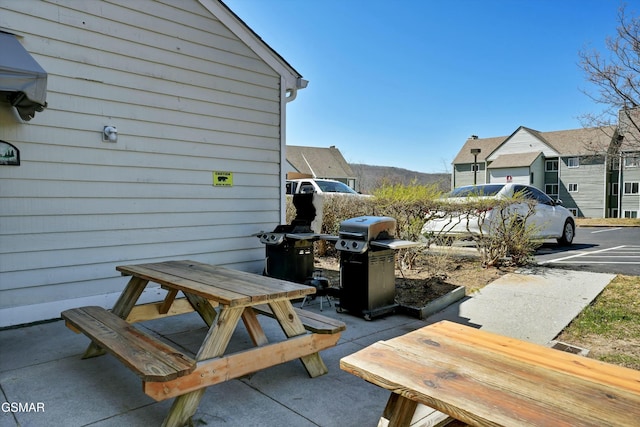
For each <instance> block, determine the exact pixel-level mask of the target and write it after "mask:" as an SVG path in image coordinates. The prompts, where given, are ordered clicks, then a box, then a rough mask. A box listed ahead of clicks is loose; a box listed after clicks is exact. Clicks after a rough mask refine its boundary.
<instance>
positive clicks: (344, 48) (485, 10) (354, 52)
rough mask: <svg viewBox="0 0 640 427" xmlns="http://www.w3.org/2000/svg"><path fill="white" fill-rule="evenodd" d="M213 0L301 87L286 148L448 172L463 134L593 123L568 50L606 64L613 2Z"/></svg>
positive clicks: (631, 7) (635, 4)
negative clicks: (591, 53) (284, 64)
mask: <svg viewBox="0 0 640 427" xmlns="http://www.w3.org/2000/svg"><path fill="white" fill-rule="evenodd" d="M224 1H225V3H226V4H227V5H228V6H229V7H230V8H231V9H232V10H233V11H234V12H235V13H236V14H237V15H238V16H239V17H240V18H241V19H243V20H244V21H245V22H246V23H247V24H248V25H249V26H250V27H251V28H252V29H253V30H254V31H255V32H256V33H258V34H259V35H260V36H261V37H262V39H263V40H264V41H265V42H266V43H268V44H269V45H270V46H271V47H272V48H273V49H275V50H276V51H277V52H278V53H279V54H280V55H281V56H282V57H284V58H285V59H286V60H287V61H288V62H289V63H290V64H291V65H292V66H293V67H294V68H295V69H296V70H297V71H298V72H299V73H300V74H302V75H303V77H304V78H305V79H306V80H309V86H308V87H307V88H306V89H304V90H301V91H300V92H299V93H298V97H297V99H296V100H295V101H293V102H292V103H290V104H288V106H287V143H288V144H290V145H306V146H317V147H329V146H331V145H335V146H336V147H337V148H338V149H339V150H340V151H341V152H342V154H343V156H344V157H345V159H346V160H347V161H348V162H350V163H366V164H371V165H380V166H395V167H400V168H406V169H409V170H413V171H419V172H428V173H435V172H450V171H451V162H452V160H453V158H454V157H455V155H456V154H457V152H458V151H459V149H460V147H461V146H462V144H464V142H465V141H466V139H467V138H468V137H469V136H470V135H478V136H479V137H481V138H487V137H493V136H503V135H510V134H511V133H513V132H514V131H515V130H516V129H517V128H518V127H519V126H521V125H522V126H527V127H530V128H533V129H536V130H539V131H542V132H546V131H555V130H563V129H577V128H580V127H582V124H581V122H580V120H579V117H580V116H581V115H583V114H585V113H592V112H599V111H601V110H602V107H601V106H598V105H596V104H595V103H594V102H593V101H591V100H590V99H589V98H588V97H587V96H586V95H585V94H584V93H583V92H582V91H581V90H582V89H588V88H589V86H588V84H587V82H586V80H585V77H584V74H583V72H582V71H581V70H580V68H579V65H578V64H579V58H578V52H579V51H580V50H584V49H588V50H590V49H596V50H599V51H600V52H603V53H605V52H606V49H605V47H604V46H605V45H604V41H605V39H606V37H607V36H615V34H616V33H615V31H616V27H617V13H618V8H619V6H620V4H621V3H620V2H619V1H617V0H457V1H456V0H452V1H445V0H438V1H436V0H396V1H388V0H224ZM631 12H633V15H636V16H637V14H638V12H640V2H639V1H638V0H634V1H628V2H627V13H628V14H629V13H631Z"/></svg>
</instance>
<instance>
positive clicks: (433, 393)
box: [340, 325, 640, 426]
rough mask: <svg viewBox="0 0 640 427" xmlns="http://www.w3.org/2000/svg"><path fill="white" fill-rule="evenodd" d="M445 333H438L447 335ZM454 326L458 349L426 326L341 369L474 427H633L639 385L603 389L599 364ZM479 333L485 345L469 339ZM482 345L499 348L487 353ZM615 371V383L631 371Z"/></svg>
mask: <svg viewBox="0 0 640 427" xmlns="http://www.w3.org/2000/svg"><path fill="white" fill-rule="evenodd" d="M448 326H449V325H447V327H442V328H441V329H442V330H444V331H445V334H452V333H453V332H452V330H451V328H449V327H448ZM458 326H460V325H458ZM458 326H455V327H453V331H458V333H460V334H461V335H463V336H465V337H466V338H465V339H467V340H468V341H469V342H464V343H462V344H461V343H458V342H456V340H457V339H458V338H451V337H447V336H443V335H440V334H439V333H440V331H438V328H439V327H436V328H432V327H433V325H431V326H429V327H426V328H422V329H420V330H418V331H415V332H411V333H409V334H406V335H403V336H402V337H398V338H394V339H392V340H389V341H387V342H378V343H376V344H374V345H372V346H370V347H367V348H366V349H363V350H361V351H359V352H357V353H354V354H353V355H350V356H347V357H345V358H343V359H342V360H341V362H340V365H341V368H342V369H344V370H345V371H347V372H350V373H353V374H354V375H358V376H360V377H362V378H364V379H365V380H367V381H369V382H372V383H374V384H377V385H379V386H381V387H384V388H386V389H388V390H391V391H393V392H395V393H398V394H400V395H402V396H405V397H407V398H409V399H412V400H415V401H417V402H420V403H423V404H426V405H428V406H430V407H433V408H435V409H437V410H439V411H441V412H444V413H447V414H449V415H451V416H453V417H454V418H456V419H459V420H461V421H464V422H467V423H471V424H474V425H549V423H553V425H554V426H561V425H566V426H574V425H586V426H602V425H617V426H636V425H637V420H638V419H640V392H639V391H638V387H640V383H636V385H635V386H631V384H633V382H631V384H629V382H626V381H622V380H621V381H618V380H609V381H608V382H606V383H605V384H602V383H599V382H598V380H596V379H594V378H600V374H599V373H597V372H594V371H598V370H601V369H602V367H601V366H596V365H600V364H601V363H600V362H598V363H596V364H592V363H591V362H592V361H588V359H585V358H582V357H580V356H576V355H571V354H568V353H563V352H559V351H557V350H553V349H549V348H546V347H542V346H535V345H534V344H529V343H526V344H527V345H521V344H520V342H518V340H513V339H511V338H506V337H502V341H501V339H500V336H495V334H490V333H488V332H484V331H478V330H475V329H473V328H468V327H465V326H462V328H468V329H470V330H464V329H459V328H458ZM434 330H436V331H435V332H434ZM460 331H462V332H460ZM471 331H473V332H471ZM477 332H482V333H481V334H480V335H481V337H482V338H487V340H483V339H481V338H478V339H471V338H469V337H468V336H467V335H471V336H474V335H475V334H477ZM485 334H490V336H487V335H485ZM460 339H462V338H460ZM463 341H464V340H463ZM485 342H489V343H493V344H491V345H490V346H494V345H496V346H498V347H493V348H490V349H487V348H485V347H484V343H485ZM501 344H502V347H501V346H500V345H501ZM530 346H535V347H538V348H531V347H530ZM504 348H507V350H506V351H505V350H504ZM523 348H526V349H528V350H533V351H537V352H539V356H538V357H537V358H536V359H538V360H537V361H536V362H531V361H530V359H531V357H530V356H528V355H527V354H522V350H523ZM514 349H518V351H515V353H514ZM543 350H544V351H543ZM524 353H528V352H527V351H524ZM556 353H559V355H558V354H556ZM519 355H520V356H519ZM544 355H547V356H548V357H549V358H550V359H551V360H554V359H555V360H556V361H555V362H551V365H554V366H555V367H552V368H549V367H548V366H547V365H548V363H546V362H545V361H544ZM566 356H572V357H569V358H568V359H567V360H568V362H567V361H565V362H564V363H565V364H566V365H567V367H571V365H573V364H575V365H577V366H586V368H584V371H585V372H586V373H587V379H585V378H584V377H582V376H580V374H579V373H577V372H574V373H567V372H565V371H564V370H563V369H562V367H561V365H562V364H561V363H560V362H559V360H558V357H559V358H560V359H564V358H566ZM519 357H523V358H524V360H519ZM587 361H588V362H587ZM585 362H587V363H585ZM593 362H595V361H593ZM607 367H608V365H607ZM616 368H619V367H616ZM577 370H578V371H579V370H580V369H577ZM605 370H606V369H605ZM613 371H614V372H617V373H616V374H614V375H616V376H617V375H620V374H623V373H624V372H623V371H631V370H625V369H624V368H622V371H619V370H618V369H614V370H613ZM609 372H612V371H609ZM629 374H633V371H632V372H629ZM623 376H624V375H623ZM612 384H613V385H612ZM618 384H621V385H618Z"/></svg>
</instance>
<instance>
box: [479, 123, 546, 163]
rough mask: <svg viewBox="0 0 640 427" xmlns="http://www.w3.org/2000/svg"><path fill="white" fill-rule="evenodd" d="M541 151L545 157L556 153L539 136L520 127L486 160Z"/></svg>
mask: <svg viewBox="0 0 640 427" xmlns="http://www.w3.org/2000/svg"><path fill="white" fill-rule="evenodd" d="M537 151H542V153H543V154H544V156H545V157H556V156H558V153H557V152H556V151H555V150H553V149H552V148H551V147H549V146H548V145H547V144H545V143H543V142H542V141H540V139H539V138H537V137H535V136H534V135H532V134H531V133H530V132H528V131H527V130H525V129H520V130H519V131H518V132H516V133H514V134H513V135H512V136H511V137H510V138H509V139H508V140H507V142H505V143H504V144H503V145H501V146H500V147H499V148H498V149H497V150H496V151H494V152H493V153H491V155H490V156H489V157H487V160H489V161H493V160H495V159H497V158H498V157H499V156H501V155H505V154H517V153H532V152H533V153H534V152H537Z"/></svg>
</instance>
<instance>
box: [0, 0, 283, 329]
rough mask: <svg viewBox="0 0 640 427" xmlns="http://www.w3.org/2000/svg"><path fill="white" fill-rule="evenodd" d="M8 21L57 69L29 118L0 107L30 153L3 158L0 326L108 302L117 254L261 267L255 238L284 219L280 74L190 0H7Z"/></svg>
mask: <svg viewBox="0 0 640 427" xmlns="http://www.w3.org/2000/svg"><path fill="white" fill-rule="evenodd" d="M0 28H2V29H3V30H4V31H9V32H15V33H16V34H18V35H20V36H22V37H21V38H20V41H21V42H22V43H23V45H24V46H25V48H26V49H27V51H29V52H30V53H31V54H32V55H33V56H34V58H35V59H36V60H37V61H38V62H39V63H40V65H41V66H42V67H43V68H44V69H45V70H46V71H47V72H48V73H49V79H48V96H47V101H48V104H49V107H48V108H47V109H46V110H45V111H43V112H41V113H37V115H36V117H35V118H34V119H33V120H31V121H30V122H28V123H22V122H21V121H20V120H19V118H17V115H16V114H15V112H14V111H13V109H12V108H11V107H10V106H8V105H7V104H4V105H2V104H0V140H4V141H7V142H10V143H12V144H13V145H15V146H17V147H18V148H19V149H20V152H21V153H20V154H21V163H22V164H21V165H20V166H13V167H7V166H4V167H0V185H1V186H2V192H1V193H0V197H1V199H2V200H1V202H0V238H1V240H2V245H1V246H0V327H1V326H7V325H12V324H19V323H25V322H30V321H35V320H41V319H47V318H53V317H58V316H59V313H60V311H61V310H64V309H66V308H70V307H76V306H79V305H85V304H97V305H102V306H105V307H108V306H110V305H112V302H113V300H114V297H115V296H116V295H117V293H119V292H120V291H121V290H122V288H123V286H124V285H125V282H126V279H124V278H122V277H120V276H119V274H117V272H116V270H115V267H116V266H117V265H122V264H133V263H140V262H153V261H158V260H164V259H193V260H196V261H202V262H207V263H212V264H223V265H228V266H232V267H234V268H238V269H243V270H247V271H253V272H260V271H261V270H262V265H263V259H264V247H263V246H262V245H261V244H260V243H259V241H258V239H257V238H255V237H253V236H252V234H253V233H256V232H258V231H260V230H263V229H273V227H274V226H275V225H276V224H278V223H279V221H280V218H281V215H283V214H282V213H281V206H282V202H281V197H280V196H281V180H282V179H283V175H282V174H281V170H280V164H281V142H282V140H281V138H282V136H281V128H280V126H281V119H282V117H281V110H282V105H283V103H282V98H283V94H284V91H283V90H282V88H281V77H280V76H279V75H278V73H276V72H275V71H274V70H273V69H272V68H270V67H269V66H267V65H266V64H265V62H264V61H263V60H261V59H260V58H259V57H258V56H257V55H256V54H255V53H254V52H253V51H252V50H251V49H249V48H248V47H247V45H245V44H244V43H243V42H241V41H240V39H239V38H238V37H237V36H236V35H234V33H232V32H231V31H229V30H228V29H227V28H226V27H225V26H224V25H223V24H222V23H221V22H220V21H219V20H218V19H216V18H215V17H214V16H212V14H211V13H210V12H208V11H207V10H206V9H205V8H204V7H203V6H202V5H201V4H200V3H198V2H197V1H181V2H173V1H169V0H166V1H148V2H144V4H143V5H141V2H130V1H127V0H114V1H101V2H95V1H75V0H60V1H57V2H55V3H52V2H35V1H21V2H19V1H13V0H0ZM283 114H284V113H283ZM105 125H113V126H116V127H117V129H118V132H119V134H118V141H117V143H109V142H103V141H102V129H103V127H104V126H105ZM212 171H230V172H233V186H230V187H214V186H213V185H212V181H213V180H212ZM158 295H159V291H158V290H157V289H155V290H153V289H152V290H150V291H149V292H148V293H147V294H146V295H145V298H147V299H158Z"/></svg>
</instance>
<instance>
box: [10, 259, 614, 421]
mask: <svg viewBox="0 0 640 427" xmlns="http://www.w3.org/2000/svg"><path fill="white" fill-rule="evenodd" d="M524 276H526V277H524ZM524 276H523V275H507V276H504V277H503V278H501V279H500V280H499V281H497V282H495V283H492V284H490V285H488V286H487V287H485V288H484V289H483V290H482V292H480V293H479V294H477V295H474V296H473V297H467V298H464V299H463V300H461V301H459V302H457V303H455V304H453V305H451V306H449V307H448V308H447V309H446V310H444V311H442V312H440V313H438V314H436V315H434V316H432V317H430V318H428V319H427V320H425V321H421V320H417V319H415V318H412V317H408V316H406V315H403V314H393V315H389V316H386V317H381V318H378V319H374V320H372V321H366V320H364V319H361V318H359V317H355V316H351V315H349V314H346V313H336V311H335V310H334V309H333V308H328V307H327V306H326V304H325V305H324V311H323V314H324V315H327V316H330V317H335V318H339V319H341V320H342V321H344V322H345V323H346V324H347V330H346V331H345V332H343V334H342V337H341V339H340V341H339V343H338V345H337V346H336V347H333V348H330V349H328V350H325V351H323V352H322V357H323V359H324V361H325V363H326V365H327V367H328V368H329V373H328V374H327V375H324V376H321V377H317V378H313V379H311V378H309V377H308V376H307V374H306V371H305V370H304V368H303V366H302V364H301V363H300V362H299V361H298V360H295V361H292V362H288V363H285V364H282V365H278V366H275V367H272V368H269V369H265V370H263V371H259V372H257V373H254V374H252V375H248V376H245V377H243V378H240V379H237V380H231V381H228V382H225V383H222V384H218V385H215V386H212V387H209V388H208V389H207V391H206V393H205V395H204V398H203V400H202V402H201V404H200V406H199V409H198V411H197V412H196V414H195V416H194V417H193V423H194V425H196V426H204V425H209V426H211V425H216V426H220V425H226V426H326V427H331V426H341V427H344V426H353V427H356V426H358V427H360V426H375V425H377V423H378V419H379V417H380V415H381V413H382V410H383V408H384V406H385V403H386V401H387V398H388V396H389V393H388V392H387V391H386V390H383V389H381V388H378V387H376V386H374V385H371V384H369V383H367V382H365V381H363V380H362V379H360V378H357V377H355V376H352V375H350V374H348V373H346V372H344V371H342V370H340V368H339V361H340V359H341V358H342V357H344V356H346V355H348V354H351V353H353V352H355V351H358V350H359V349H361V348H363V347H365V346H368V345H370V344H372V343H374V342H376V341H378V340H385V339H389V338H392V337H395V336H398V335H402V334H405V333H407V332H410V331H412V330H414V329H417V328H420V327H422V326H425V325H427V324H429V323H432V322H434V321H436V320H442V319H448V320H453V321H456V322H458V323H464V324H469V325H474V326H476V327H481V328H485V329H487V330H489V331H493V332H498V333H502V334H505V335H509V336H514V337H516V338H521V339H525V340H529V341H532V342H537V343H539V344H546V341H548V340H550V339H553V337H555V336H556V334H557V333H559V332H560V331H561V330H562V329H563V328H564V327H565V326H566V325H567V324H568V323H569V322H570V321H571V319H573V317H574V316H575V315H576V314H577V313H579V312H580V310H581V309H582V308H583V307H584V306H586V305H587V304H589V303H590V302H591V301H592V300H593V299H594V298H595V297H596V296H597V295H598V294H599V292H600V291H601V290H602V289H603V288H604V287H605V286H606V285H607V284H608V283H609V281H610V280H611V279H612V278H613V276H612V275H606V274H597V273H584V272H569V271H566V270H562V271H557V270H553V269H542V270H537V271H536V272H535V273H533V274H532V272H526V273H525V274H524ZM532 276H535V279H534V277H532ZM513 301H521V302H522V303H518V304H513ZM525 301H526V303H524V302H525ZM550 303H554V304H555V306H554V307H555V309H554V310H552V311H548V310H546V309H545V310H541V309H540V308H541V307H549V306H550ZM496 307H499V311H500V316H498V318H501V319H505V318H507V317H510V318H511V319H512V322H511V323H510V325H511V326H510V328H509V329H503V330H495V329H496V327H495V325H504V324H505V322H503V321H500V322H497V323H496V322H490V319H493V318H495V313H496ZM319 308H320V305H319V300H318V299H316V300H315V301H314V302H312V304H311V305H309V306H305V309H308V310H313V311H318V312H319ZM509 308H511V310H513V311H511V312H509V313H507V311H509ZM492 313H493V314H492ZM505 316H506V317H505ZM262 323H263V326H264V328H265V332H266V333H267V336H268V337H269V338H270V339H271V340H273V341H275V340H279V339H281V338H282V337H283V336H284V334H283V333H282V331H281V330H280V328H279V326H278V325H277V323H276V322H275V321H274V320H272V319H269V318H264V319H262ZM493 323H495V325H493ZM492 325H493V326H492ZM143 328H145V329H146V330H147V331H150V332H151V333H152V334H156V335H159V336H161V337H163V338H164V339H167V340H169V341H171V342H173V343H174V344H177V345H179V346H182V347H183V348H185V349H187V350H189V351H191V352H194V351H196V347H197V345H198V344H199V343H200V342H201V340H202V334H204V333H205V332H206V329H205V328H204V323H203V322H202V320H201V319H200V318H199V317H198V316H197V315H196V314H193V313H191V314H187V315H182V316H178V317H174V318H169V319H161V320H154V321H149V322H145V323H144V324H143ZM88 344H89V340H88V338H86V337H85V336H84V335H81V334H74V333H73V332H71V331H70V330H69V329H67V328H66V327H65V326H64V322H62V321H54V322H51V323H42V324H37V325H31V326H27V327H21V328H16V329H6V330H3V331H0V389H1V391H2V402H3V403H2V408H1V409H2V410H1V411H0V427H9V426H37V427H39V426H42V427H45V426H46V427H51V426H60V427H63V426H64V427H69V426H100V427H105V426H114V427H120V426H156V425H160V424H161V423H162V421H163V419H164V417H165V415H166V414H167V411H168V409H169V407H170V405H171V402H172V401H171V400H167V401H162V402H155V401H154V400H152V399H151V398H149V397H147V396H146V395H145V394H144V393H143V392H142V390H141V381H140V380H139V378H138V377H137V376H135V375H134V374H133V373H132V372H131V371H129V370H128V369H127V368H125V367H124V366H123V365H122V364H121V363H120V362H119V361H118V360H116V359H115V358H114V357H112V356H111V355H106V356H103V357H98V358H93V359H87V360H81V359H80V355H81V354H82V353H83V351H84V350H85V348H86V346H87V345H88ZM230 345H231V346H232V347H233V348H232V349H231V350H233V349H241V348H246V347H248V346H250V345H251V341H250V339H249V336H248V334H247V333H246V331H245V330H244V327H240V328H238V330H237V331H236V333H235V335H234V337H233V338H232V340H231V344H230ZM11 403H22V404H28V408H30V409H33V410H32V411H27V412H12V411H11V407H10V404H11ZM31 404H33V405H31Z"/></svg>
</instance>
